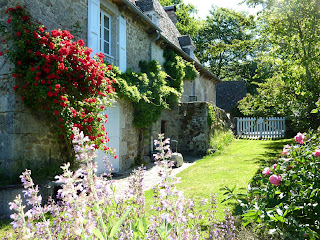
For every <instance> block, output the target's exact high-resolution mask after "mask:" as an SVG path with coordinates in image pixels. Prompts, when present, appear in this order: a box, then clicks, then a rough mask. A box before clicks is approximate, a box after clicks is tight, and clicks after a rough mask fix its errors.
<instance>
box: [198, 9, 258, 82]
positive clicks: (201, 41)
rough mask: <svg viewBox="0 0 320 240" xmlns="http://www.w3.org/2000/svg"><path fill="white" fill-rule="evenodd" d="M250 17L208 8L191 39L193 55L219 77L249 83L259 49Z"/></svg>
mask: <svg viewBox="0 0 320 240" xmlns="http://www.w3.org/2000/svg"><path fill="white" fill-rule="evenodd" d="M255 26H256V25H255V20H254V17H253V16H247V15H246V14H245V13H243V12H235V11H234V10H232V9H227V8H218V7H212V9H211V10H210V14H209V15H208V16H207V18H206V20H205V22H204V24H203V25H202V27H201V29H200V30H199V33H198V35H197V36H196V38H195V43H196V46H197V50H196V54H197V57H198V58H199V60H200V61H201V62H202V63H204V64H205V65H206V66H207V67H208V68H209V70H210V71H212V72H213V73H214V74H215V75H216V76H217V77H219V78H220V79H222V80H244V81H246V82H252V81H253V80H254V78H253V77H254V76H255V74H256V70H257V64H256V62H254V61H253V59H254V57H255V55H256V53H257V50H258V49H259V45H258V41H257V38H256V32H255Z"/></svg>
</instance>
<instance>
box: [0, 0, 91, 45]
mask: <svg viewBox="0 0 320 240" xmlns="http://www.w3.org/2000/svg"><path fill="white" fill-rule="evenodd" d="M17 5H20V6H21V7H26V9H28V10H29V11H30V13H31V16H33V17H34V19H36V20H38V21H40V22H41V23H43V24H44V25H45V26H46V27H47V28H48V29H49V30H52V29H59V28H60V29H63V30H69V31H71V32H73V30H75V29H76V27H75V26H77V25H78V26H79V27H80V30H81V31H82V33H79V36H78V37H80V38H82V39H83V40H84V41H85V42H86V41H87V29H88V24H87V22H88V1H87V0H77V1H74V0H32V1H31V0H0V11H1V12H4V11H5V10H6V9H7V8H9V7H16V6H17ZM5 17H7V15H1V18H5Z"/></svg>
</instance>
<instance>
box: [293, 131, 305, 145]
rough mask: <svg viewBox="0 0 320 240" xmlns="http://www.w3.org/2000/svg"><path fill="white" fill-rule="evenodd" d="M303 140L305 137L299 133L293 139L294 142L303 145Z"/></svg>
mask: <svg viewBox="0 0 320 240" xmlns="http://www.w3.org/2000/svg"><path fill="white" fill-rule="evenodd" d="M304 139H305V136H304V135H303V134H302V133H300V132H299V133H298V134H297V135H296V136H295V137H294V140H295V141H296V142H297V143H299V144H304Z"/></svg>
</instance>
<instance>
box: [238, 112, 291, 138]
mask: <svg viewBox="0 0 320 240" xmlns="http://www.w3.org/2000/svg"><path fill="white" fill-rule="evenodd" d="M285 132H286V125H285V118H284V117H268V118H258V120H257V118H255V117H247V118H237V135H238V136H239V137H242V138H253V139H263V138H283V137H284V135H285Z"/></svg>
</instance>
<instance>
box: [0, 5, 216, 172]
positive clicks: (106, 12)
mask: <svg viewBox="0 0 320 240" xmlns="http://www.w3.org/2000/svg"><path fill="white" fill-rule="evenodd" d="M16 5H21V6H23V7H26V8H27V9H28V10H29V11H30V13H31V15H32V16H33V17H34V18H35V19H37V20H39V21H40V22H42V23H43V24H44V25H45V26H47V27H48V29H49V30H52V29H58V28H60V29H66V30H70V31H71V32H73V31H74V30H79V27H80V30H81V31H80V32H79V38H82V39H83V40H84V41H85V42H86V43H87V46H89V47H90V48H92V49H93V52H94V53H99V52H102V53H104V54H105V55H106V58H107V60H108V61H109V62H112V63H113V64H114V65H116V66H119V68H120V69H121V70H122V71H125V70H126V69H127V68H131V69H133V70H135V71H139V61H141V60H147V61H148V60H156V61H158V62H159V63H160V64H163V63H164V61H165V59H164V57H163V50H164V49H166V48H170V49H173V50H175V51H176V53H178V54H179V55H180V56H182V57H183V58H184V59H185V60H187V61H192V62H194V64H195V67H196V69H197V70H198V72H199V76H198V77H197V78H196V79H195V80H193V81H185V82H184V92H183V96H182V98H181V102H182V103H187V102H209V103H211V104H212V105H214V106H215V105H216V100H215V99H216V95H215V94H216V84H217V83H219V82H220V80H219V79H218V78H217V77H215V76H214V75H213V74H212V73H211V72H209V71H208V70H206V69H205V68H204V67H203V66H202V65H201V64H200V63H199V62H198V60H197V59H196V57H195V56H194V54H193V52H194V50H195V46H194V44H193V42H192V40H191V38H190V37H189V36H182V35H181V34H180V33H179V31H178V30H177V28H176V26H175V23H176V21H177V20H176V15H175V7H174V6H170V7H164V8H163V7H162V6H161V5H160V3H159V2H158V0H136V1H135V0H78V1H74V0H0V10H1V12H2V11H5V9H7V8H8V7H12V6H16ZM4 47H5V46H1V47H0V48H4ZM0 58H1V57H0ZM9 67H10V65H9V64H8V63H3V59H0V166H1V169H2V171H6V170H7V169H12V168H14V167H19V166H20V165H23V166H25V165H26V164H25V163H26V162H28V163H32V164H38V163H40V162H41V163H48V164H50V162H52V161H54V160H58V159H61V158H62V157H63V149H61V146H59V144H57V141H56V138H55V133H53V132H52V131H51V130H50V127H49V126H47V125H46V124H45V123H44V122H42V121H41V118H39V117H36V116H34V115H32V114H31V113H30V112H29V111H28V109H26V108H25V107H24V105H23V103H22V102H21V100H20V98H19V97H18V96H16V95H15V94H14V92H13V90H12V87H13V86H14V85H15V80H14V79H13V78H12V77H11V75H10V74H9V70H8V69H9ZM177 109H178V107H177ZM179 109H180V108H179ZM179 109H178V110H176V112H177V114H180V115H181V113H182V114H183V113H184V111H182V110H181V109H180V110H179ZM179 111H180V113H179ZM181 111H182V112H181ZM106 112H107V113H108V114H109V120H108V124H106V125H105V126H106V129H107V131H108V132H109V138H110V146H111V147H114V148H116V149H117V155H118V158H117V159H116V160H115V159H113V160H112V163H113V166H114V169H115V171H116V172H117V171H121V170H124V169H127V168H129V167H130V166H131V164H132V163H133V162H134V158H135V157H136V155H137V148H138V131H137V129H135V128H134V127H133V125H132V120H133V107H132V104H131V103H130V102H126V101H124V100H121V99H119V101H118V102H117V103H116V104H115V107H114V108H109V109H107V110H106ZM168 116H169V115H168V114H167V116H166V118H167V117H168ZM173 118H175V117H174V116H173ZM166 121H167V120H163V119H160V120H159V121H158V123H156V124H154V126H153V127H152V129H151V131H150V133H151V134H150V136H149V138H148V142H147V143H146V150H147V151H148V152H149V153H150V152H151V151H152V147H151V144H152V142H153V141H152V140H153V138H155V137H156V132H161V128H162V130H163V129H164V128H167V126H165V125H166ZM110 126H112V127H110ZM180 136H181V134H180ZM177 137H178V136H177ZM103 156H104V154H103V153H102V152H99V153H98V157H97V161H98V164H99V172H102V171H103V162H102V157H103Z"/></svg>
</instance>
